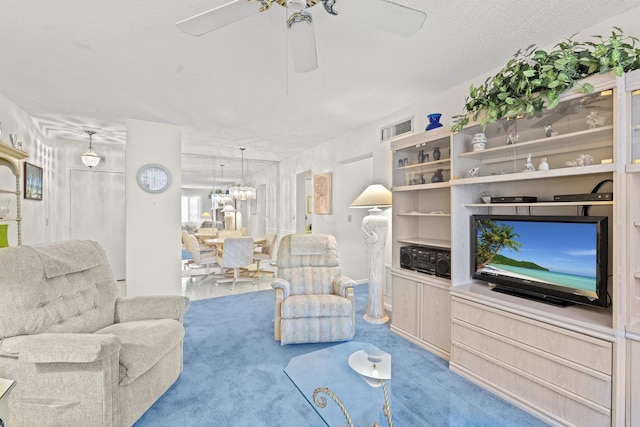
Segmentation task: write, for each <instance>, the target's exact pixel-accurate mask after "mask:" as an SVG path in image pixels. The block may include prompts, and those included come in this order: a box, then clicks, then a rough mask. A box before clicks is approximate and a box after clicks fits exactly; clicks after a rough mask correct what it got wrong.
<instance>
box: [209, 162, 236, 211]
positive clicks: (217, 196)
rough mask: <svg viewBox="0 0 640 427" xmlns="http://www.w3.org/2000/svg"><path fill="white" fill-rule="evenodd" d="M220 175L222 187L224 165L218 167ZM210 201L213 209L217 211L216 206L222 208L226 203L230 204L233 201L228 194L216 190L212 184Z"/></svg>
mask: <svg viewBox="0 0 640 427" xmlns="http://www.w3.org/2000/svg"><path fill="white" fill-rule="evenodd" d="M220 175H221V181H222V185H224V164H221V165H220ZM211 200H212V201H213V205H214V209H217V208H218V206H224V205H226V204H227V203H231V202H232V201H233V199H232V198H231V197H230V196H229V194H227V193H225V192H224V191H222V190H218V189H216V188H215V184H214V189H213V191H212V192H211Z"/></svg>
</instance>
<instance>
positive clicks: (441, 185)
mask: <svg viewBox="0 0 640 427" xmlns="http://www.w3.org/2000/svg"><path fill="white" fill-rule="evenodd" d="M450 186H451V183H450V181H444V182H435V183H432V182H430V183H428V184H415V185H397V186H394V187H393V191H417V190H433V189H436V188H449V187H450Z"/></svg>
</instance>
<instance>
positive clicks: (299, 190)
mask: <svg viewBox="0 0 640 427" xmlns="http://www.w3.org/2000/svg"><path fill="white" fill-rule="evenodd" d="M312 180H313V176H312V175H311V171H304V172H301V173H299V174H297V175H296V233H311V232H313V223H312V219H313V213H312V206H313V200H312V197H313V196H312V195H313V181H312Z"/></svg>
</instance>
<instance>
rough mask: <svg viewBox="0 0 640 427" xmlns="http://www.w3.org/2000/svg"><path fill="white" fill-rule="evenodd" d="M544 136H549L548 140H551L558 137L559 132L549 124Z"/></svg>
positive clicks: (545, 128)
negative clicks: (550, 138)
mask: <svg viewBox="0 0 640 427" xmlns="http://www.w3.org/2000/svg"><path fill="white" fill-rule="evenodd" d="M544 134H545V135H546V136H547V138H549V137H552V136H556V135H557V134H558V132H557V131H555V130H553V126H552V125H551V123H549V124H548V125H546V126H545V127H544Z"/></svg>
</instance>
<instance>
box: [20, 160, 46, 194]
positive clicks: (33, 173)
mask: <svg viewBox="0 0 640 427" xmlns="http://www.w3.org/2000/svg"><path fill="white" fill-rule="evenodd" d="M24 198H25V199H31V200H42V168H41V167H39V166H36V165H32V164H31V163H27V162H25V163H24Z"/></svg>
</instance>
